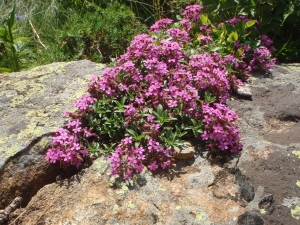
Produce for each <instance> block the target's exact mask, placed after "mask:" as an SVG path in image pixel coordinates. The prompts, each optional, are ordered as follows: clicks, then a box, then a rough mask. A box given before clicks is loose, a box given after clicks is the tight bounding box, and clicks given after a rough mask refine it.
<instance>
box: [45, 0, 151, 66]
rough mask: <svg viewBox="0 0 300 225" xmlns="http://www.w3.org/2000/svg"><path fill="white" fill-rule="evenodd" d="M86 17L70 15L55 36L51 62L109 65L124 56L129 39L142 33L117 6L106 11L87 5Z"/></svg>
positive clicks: (122, 7)
mask: <svg viewBox="0 0 300 225" xmlns="http://www.w3.org/2000/svg"><path fill="white" fill-rule="evenodd" d="M89 7H90V11H88V12H86V13H83V14H81V13H78V12H74V14H73V15H72V16H71V17H70V18H69V19H68V21H67V22H66V23H65V24H64V25H63V26H62V28H61V29H60V30H59V31H58V32H57V33H56V35H55V38H54V39H55V42H53V43H52V46H51V48H52V49H53V50H54V53H53V52H50V54H49V56H50V57H55V58H53V59H52V60H54V61H69V60H80V59H90V60H92V61H96V62H105V63H107V62H109V61H110V58H115V57H117V56H119V55H120V54H122V53H124V51H125V49H126V47H127V46H128V45H129V43H130V41H131V39H132V38H133V37H134V35H136V34H137V33H141V32H143V31H144V30H145V29H146V27H145V26H142V25H141V24H140V23H139V22H138V21H137V20H136V18H135V15H134V14H133V13H132V12H131V11H130V9H129V8H128V7H126V6H125V5H121V4H120V3H118V2H113V3H112V4H109V5H108V7H107V8H106V9H103V8H100V7H98V6H96V5H90V6H89Z"/></svg>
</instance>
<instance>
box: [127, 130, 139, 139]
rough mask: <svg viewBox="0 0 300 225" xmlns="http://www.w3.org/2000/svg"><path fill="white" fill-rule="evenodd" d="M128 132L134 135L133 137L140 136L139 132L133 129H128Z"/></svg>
mask: <svg viewBox="0 0 300 225" xmlns="http://www.w3.org/2000/svg"><path fill="white" fill-rule="evenodd" d="M126 131H127V132H128V133H129V134H131V135H132V137H137V136H139V135H138V133H137V132H135V131H134V130H132V129H126Z"/></svg>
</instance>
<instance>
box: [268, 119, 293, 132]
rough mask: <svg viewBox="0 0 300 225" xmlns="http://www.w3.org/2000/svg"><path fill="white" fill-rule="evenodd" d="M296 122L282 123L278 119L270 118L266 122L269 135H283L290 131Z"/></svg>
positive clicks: (282, 121)
mask: <svg viewBox="0 0 300 225" xmlns="http://www.w3.org/2000/svg"><path fill="white" fill-rule="evenodd" d="M295 124H296V122H294V121H284V120H280V119H278V118H271V119H270V120H269V121H268V125H269V129H270V130H269V132H271V133H283V132H287V131H289V130H290V128H291V127H292V126H293V125H295Z"/></svg>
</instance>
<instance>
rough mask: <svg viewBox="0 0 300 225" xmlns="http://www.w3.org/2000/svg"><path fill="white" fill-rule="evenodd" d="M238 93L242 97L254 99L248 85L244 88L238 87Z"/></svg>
mask: <svg viewBox="0 0 300 225" xmlns="http://www.w3.org/2000/svg"><path fill="white" fill-rule="evenodd" d="M236 93H237V94H238V95H241V96H245V97H252V91H251V88H250V86H249V85H248V84H246V85H244V86H242V85H238V86H237V87H236Z"/></svg>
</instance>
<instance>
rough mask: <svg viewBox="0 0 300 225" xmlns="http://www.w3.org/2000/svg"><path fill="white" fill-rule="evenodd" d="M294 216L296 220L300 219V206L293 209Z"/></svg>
mask: <svg viewBox="0 0 300 225" xmlns="http://www.w3.org/2000/svg"><path fill="white" fill-rule="evenodd" d="M291 214H292V217H293V218H295V219H296V220H300V206H296V207H295V208H294V209H291Z"/></svg>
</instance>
